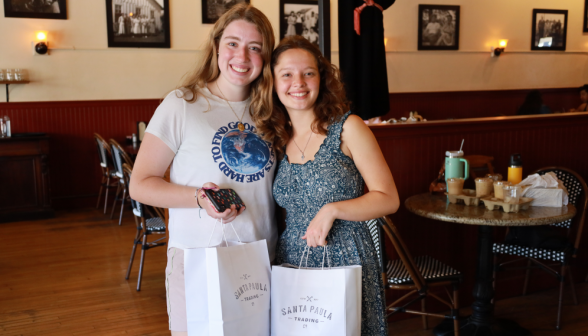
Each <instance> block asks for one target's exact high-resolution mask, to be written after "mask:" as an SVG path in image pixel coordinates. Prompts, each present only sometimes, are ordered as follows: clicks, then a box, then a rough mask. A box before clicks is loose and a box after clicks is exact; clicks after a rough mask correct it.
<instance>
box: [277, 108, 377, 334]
mask: <svg viewBox="0 0 588 336" xmlns="http://www.w3.org/2000/svg"><path fill="white" fill-rule="evenodd" d="M349 114H350V113H349V112H348V113H347V114H345V115H344V116H343V117H342V118H341V120H340V121H339V122H336V123H333V124H331V125H330V126H329V127H328V129H327V130H328V134H327V138H326V139H325V140H324V142H323V144H322V145H321V147H320V149H319V150H318V152H317V153H316V155H315V157H314V160H313V161H308V162H306V163H304V164H290V163H289V162H288V156H287V155H285V157H284V159H282V161H281V163H280V166H279V169H278V173H277V176H276V179H275V181H274V186H273V194H274V198H275V200H276V202H277V203H278V205H279V206H281V207H282V208H284V209H286V212H287V215H286V225H287V226H286V230H285V231H284V233H283V234H282V236H281V237H280V239H279V241H278V247H277V262H278V264H282V263H289V264H292V265H298V264H299V263H300V259H301V257H302V253H303V252H304V249H305V246H306V240H303V239H302V236H303V235H304V234H305V233H306V229H307V227H308V225H309V224H310V221H311V220H312V219H313V218H314V216H315V215H316V214H317V213H318V211H319V210H320V209H321V208H322V207H323V206H324V205H325V204H328V203H333V202H339V201H344V200H348V199H353V198H357V197H359V196H361V195H362V194H363V178H362V177H361V174H360V173H359V171H358V170H357V167H355V164H354V163H353V160H352V159H351V158H350V157H348V156H347V155H345V154H344V153H343V152H342V151H341V148H340V146H341V131H342V129H343V123H344V122H345V120H347V117H348V116H349ZM327 242H328V248H329V257H330V258H329V260H330V263H331V266H333V267H338V266H349V265H361V266H362V282H363V284H362V285H363V286H362V306H361V335H362V336H377V335H381V336H386V335H388V330H387V329H388V328H387V324H386V319H385V316H384V310H385V308H384V307H385V302H384V289H383V285H382V280H381V276H380V269H379V261H378V256H377V254H376V250H375V248H374V243H373V240H372V238H371V236H370V232H369V230H368V228H367V226H366V224H365V223H364V222H352V221H346V220H340V219H337V220H335V222H334V223H333V227H332V228H331V231H330V232H329V234H328V236H327ZM322 258H323V249H322V248H316V249H313V248H311V249H310V253H309V257H308V266H309V267H320V266H321V265H322V262H323V259H322ZM305 259H306V258H305Z"/></svg>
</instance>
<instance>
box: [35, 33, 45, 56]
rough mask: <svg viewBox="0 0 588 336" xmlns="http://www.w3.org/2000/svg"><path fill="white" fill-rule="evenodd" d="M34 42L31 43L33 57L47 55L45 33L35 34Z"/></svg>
mask: <svg viewBox="0 0 588 336" xmlns="http://www.w3.org/2000/svg"><path fill="white" fill-rule="evenodd" d="M35 37H36V41H34V42H31V44H32V45H33V55H40V56H42V55H49V46H48V44H47V32H46V31H38V32H36V33H35Z"/></svg>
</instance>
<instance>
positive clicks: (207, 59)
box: [130, 3, 277, 335]
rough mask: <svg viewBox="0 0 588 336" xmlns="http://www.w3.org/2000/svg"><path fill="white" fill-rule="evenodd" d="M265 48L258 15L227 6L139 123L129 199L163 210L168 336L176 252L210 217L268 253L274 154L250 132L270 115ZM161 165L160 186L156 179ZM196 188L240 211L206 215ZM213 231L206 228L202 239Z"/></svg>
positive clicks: (266, 35) (179, 324) (269, 33)
mask: <svg viewBox="0 0 588 336" xmlns="http://www.w3.org/2000/svg"><path fill="white" fill-rule="evenodd" d="M273 49H274V35H273V29H272V27H271V24H270V22H269V20H268V19H267V17H266V16H265V15H264V14H263V13H262V12H260V11H259V10H258V9H256V8H254V7H252V6H250V5H247V4H245V3H243V4H239V5H236V6H234V7H233V8H231V9H230V10H229V11H228V12H227V13H225V14H224V15H223V16H222V17H220V18H219V20H218V21H217V22H216V24H215V25H214V27H213V28H212V31H211V32H210V35H209V37H208V41H207V42H206V46H205V48H204V50H203V52H202V54H203V55H202V59H201V61H200V65H199V66H198V67H197V68H196V69H195V70H194V72H193V73H191V74H190V75H188V77H187V80H186V81H185V82H184V83H183V85H182V86H181V88H180V89H178V90H175V91H173V92H171V93H170V94H169V95H168V96H167V97H166V98H165V100H164V101H163V102H162V103H161V105H160V106H159V107H158V108H157V110H156V111H155V114H154V116H153V118H152V119H151V121H150V122H149V125H148V127H147V131H146V134H145V137H144V139H143V143H142V144H141V150H140V151H139V154H138V156H137V160H136V162H135V166H134V169H133V174H132V179H131V183H130V194H131V197H132V198H133V199H136V200H137V201H140V202H142V203H145V204H149V205H153V206H158V207H164V208H169V217H170V218H169V243H168V265H167V268H166V290H167V304H168V314H169V321H170V330H172V335H185V334H186V331H187V326H186V303H185V293H184V278H183V277H184V275H183V249H185V248H197V247H206V246H207V241H208V237H209V236H210V234H211V232H212V229H213V226H214V221H215V220H216V219H223V222H225V223H228V222H233V224H234V226H235V229H236V230H237V232H238V233H239V236H240V238H241V240H242V241H245V242H247V241H257V240H260V239H266V240H267V242H268V249H269V251H270V258H271V259H273V257H274V256H273V254H274V250H275V245H276V240H277V229H276V226H275V224H274V221H273V219H274V201H273V198H272V188H271V185H272V180H273V176H274V170H275V166H276V159H275V152H274V149H273V147H272V145H271V144H270V143H268V142H266V141H264V140H262V138H261V136H260V135H259V134H258V133H257V130H256V127H255V121H256V120H262V119H267V118H269V115H270V114H271V111H272V107H271V106H262V101H270V102H271V94H272V85H273V81H272V74H271V67H270V60H271V53H272V50H273ZM170 164H171V173H170V181H171V183H167V182H166V181H164V180H163V175H164V173H165V171H166V170H167V168H168V167H169V166H170ZM206 188H210V189H217V188H232V189H234V190H235V191H236V192H237V193H238V194H239V196H240V197H241V198H242V199H243V201H244V203H245V205H246V208H245V209H241V210H240V211H237V210H235V208H234V206H233V208H231V209H229V210H226V211H225V212H224V213H216V212H215V211H214V210H213V209H212V208H211V206H210V205H209V203H208V201H207V200H206V199H205V196H204V192H203V190H202V189H206ZM227 232H228V231H227ZM220 235H221V232H220V230H216V232H215V236H213V237H212V241H217V242H218V241H220V240H221V237H220ZM227 238H228V239H231V238H232V239H237V237H230V238H229V237H227Z"/></svg>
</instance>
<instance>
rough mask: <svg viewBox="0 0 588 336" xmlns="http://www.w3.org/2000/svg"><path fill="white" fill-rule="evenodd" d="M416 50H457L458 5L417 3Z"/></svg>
mask: <svg viewBox="0 0 588 336" xmlns="http://www.w3.org/2000/svg"><path fill="white" fill-rule="evenodd" d="M418 29H419V33H418V36H419V37H418V38H419V39H418V50H459V6H444V5H419V28H418Z"/></svg>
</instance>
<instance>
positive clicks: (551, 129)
mask: <svg viewBox="0 0 588 336" xmlns="http://www.w3.org/2000/svg"><path fill="white" fill-rule="evenodd" d="M371 128H372V131H373V132H374V134H375V136H376V138H377V139H378V142H379V144H380V147H381V148H382V151H383V153H384V156H385V157H386V160H387V162H388V165H389V166H390V169H391V170H392V174H393V175H394V180H395V182H396V185H397V188H398V192H399V194H400V199H401V202H404V200H406V199H407V198H408V197H410V196H412V195H415V194H420V193H424V192H427V191H428V187H429V184H430V183H431V182H432V181H433V180H434V179H435V178H436V177H437V174H438V172H439V169H440V167H441V165H442V163H443V160H444V157H445V151H447V150H458V149H459V147H460V144H461V141H462V139H465V142H464V145H463V151H464V152H465V154H466V155H473V154H480V155H488V156H493V157H494V164H493V166H494V168H495V172H498V173H501V174H502V175H503V176H504V177H506V176H507V167H508V160H509V157H510V154H513V153H520V154H521V156H522V159H523V174H524V176H526V175H527V174H529V173H530V172H532V171H534V170H536V169H539V168H541V167H547V166H563V167H567V168H570V169H572V170H574V171H576V172H577V173H579V174H580V175H581V176H582V177H584V179H585V180H587V179H588V155H586V146H587V145H588V136H587V134H588V113H569V114H558V115H542V116H510V117H494V118H481V119H462V120H452V121H432V122H423V123H409V124H395V125H383V126H372V127H371ZM392 219H393V221H394V222H395V224H396V225H397V226H398V227H399V230H400V232H401V234H402V235H403V238H404V239H405V240H406V241H407V244H408V245H409V248H410V249H411V252H412V253H413V255H431V256H434V257H435V258H438V259H440V260H441V261H443V262H445V263H447V264H449V265H452V266H453V267H455V268H457V269H460V270H462V271H463V272H464V284H463V286H462V287H461V288H463V289H464V290H463V292H462V293H461V295H462V299H463V301H462V302H464V303H470V302H471V301H472V295H471V288H472V286H473V281H474V271H475V265H476V250H477V249H476V247H477V236H478V228H477V227H476V226H473V225H471V226H470V225H464V224H454V223H445V222H440V221H434V220H429V219H425V218H422V217H419V216H416V215H414V214H412V213H409V212H408V211H407V210H406V209H405V207H404V205H402V206H401V207H400V209H399V211H398V212H397V213H396V214H394V215H393V216H392ZM584 232H586V231H584ZM504 234H505V231H504V230H503V229H497V230H495V239H496V240H501V239H503V238H504ZM584 236H586V234H585V235H584ZM389 252H392V251H389ZM575 264H577V265H579V266H580V267H578V268H577V269H576V272H577V273H576V275H577V277H576V279H584V277H585V276H586V271H587V268H586V266H588V240H587V239H586V238H585V237H584V238H583V240H582V244H581V246H580V254H579V258H578V260H577V262H576V263H575ZM534 275H537V276H533V278H532V281H531V283H530V290H538V289H545V288H549V287H553V286H555V285H556V284H557V282H556V280H555V278H553V277H549V276H547V275H544V274H543V272H540V271H535V273H534ZM522 276H523V271H520V272H505V273H503V274H502V273H501V274H500V275H499V282H498V289H497V297H498V298H503V297H508V296H515V295H520V293H521V291H522ZM555 304H556V303H555V302H553V305H555Z"/></svg>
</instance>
